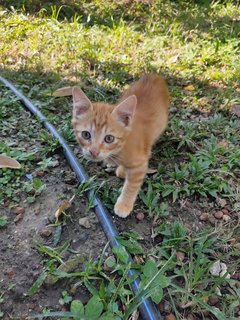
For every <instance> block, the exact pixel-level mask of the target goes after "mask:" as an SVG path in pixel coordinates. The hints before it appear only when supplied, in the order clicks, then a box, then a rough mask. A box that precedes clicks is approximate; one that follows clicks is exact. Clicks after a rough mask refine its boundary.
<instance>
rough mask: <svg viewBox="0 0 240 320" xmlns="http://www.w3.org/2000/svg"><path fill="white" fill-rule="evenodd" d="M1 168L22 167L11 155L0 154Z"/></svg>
mask: <svg viewBox="0 0 240 320" xmlns="http://www.w3.org/2000/svg"><path fill="white" fill-rule="evenodd" d="M0 168H11V169H20V168H21V165H20V163H19V162H18V161H17V160H15V159H13V158H10V157H7V156H0Z"/></svg>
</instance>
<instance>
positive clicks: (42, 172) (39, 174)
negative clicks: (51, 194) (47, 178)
mask: <svg viewBox="0 0 240 320" xmlns="http://www.w3.org/2000/svg"><path fill="white" fill-rule="evenodd" d="M36 176H38V177H42V176H44V171H37V172H36Z"/></svg>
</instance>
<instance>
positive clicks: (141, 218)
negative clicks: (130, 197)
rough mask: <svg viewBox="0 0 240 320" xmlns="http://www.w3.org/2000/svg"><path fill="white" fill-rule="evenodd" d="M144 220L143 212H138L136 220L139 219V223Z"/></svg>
mask: <svg viewBox="0 0 240 320" xmlns="http://www.w3.org/2000/svg"><path fill="white" fill-rule="evenodd" d="M144 218H145V216H144V213H143V212H138V213H137V214H136V219H137V220H138V221H142V220H143V219H144Z"/></svg>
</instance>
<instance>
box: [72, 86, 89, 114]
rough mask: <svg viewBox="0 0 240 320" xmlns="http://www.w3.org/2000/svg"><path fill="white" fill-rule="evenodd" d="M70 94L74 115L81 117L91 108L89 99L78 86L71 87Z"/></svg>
mask: <svg viewBox="0 0 240 320" xmlns="http://www.w3.org/2000/svg"><path fill="white" fill-rule="evenodd" d="M72 96H73V114H74V116H76V117H81V116H82V115H84V113H86V112H88V111H90V110H91V109H92V104H91V101H90V100H89V99H88V97H87V96H86V95H85V93H84V92H83V91H82V90H81V89H80V88H79V87H73V89H72Z"/></svg>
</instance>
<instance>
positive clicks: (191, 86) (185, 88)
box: [183, 84, 195, 91]
mask: <svg viewBox="0 0 240 320" xmlns="http://www.w3.org/2000/svg"><path fill="white" fill-rule="evenodd" d="M183 89H184V90H186V91H194V90H195V88H194V86H193V85H192V84H190V85H188V86H186V87H184V88H183Z"/></svg>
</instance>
